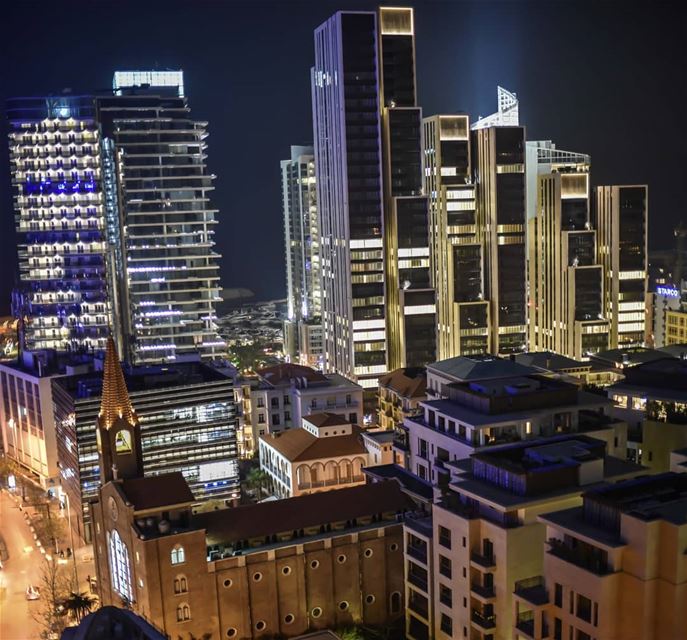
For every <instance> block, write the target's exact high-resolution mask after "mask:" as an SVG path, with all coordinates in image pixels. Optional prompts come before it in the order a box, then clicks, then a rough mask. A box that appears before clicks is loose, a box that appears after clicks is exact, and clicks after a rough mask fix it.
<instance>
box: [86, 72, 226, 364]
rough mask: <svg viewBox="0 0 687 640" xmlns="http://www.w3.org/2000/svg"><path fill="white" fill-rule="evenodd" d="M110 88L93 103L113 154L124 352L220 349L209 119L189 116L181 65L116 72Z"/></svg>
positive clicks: (147, 357) (143, 357)
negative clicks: (178, 67) (111, 93)
mask: <svg viewBox="0 0 687 640" xmlns="http://www.w3.org/2000/svg"><path fill="white" fill-rule="evenodd" d="M113 89H114V93H115V96H113V97H107V98H106V97H99V98H98V99H97V107H98V120H99V123H100V126H101V130H102V134H103V136H104V137H106V138H108V139H109V140H111V141H112V149H113V153H114V154H115V156H116V159H115V162H116V167H117V182H118V187H119V202H118V208H119V221H120V236H121V237H120V245H119V247H118V253H119V254H120V255H119V258H118V260H117V264H120V265H121V270H120V272H119V273H118V276H119V279H120V282H121V286H120V287H119V290H120V293H121V295H120V299H119V301H118V302H119V309H120V310H121V311H120V313H121V318H122V325H123V326H122V332H121V333H122V343H123V347H124V350H123V353H124V354H126V359H127V360H129V361H131V362H132V363H134V364H143V363H149V362H159V361H170V362H173V361H174V360H175V359H177V358H180V357H183V356H185V355H188V354H192V353H196V352H197V353H200V355H201V357H203V358H215V357H218V356H221V355H222V354H224V353H225V343H224V341H223V340H221V338H219V336H218V334H217V331H216V325H215V320H216V315H215V304H216V302H218V301H219V300H220V297H219V292H220V286H219V262H218V258H219V254H217V253H216V252H215V251H214V245H215V242H214V239H213V236H214V225H215V224H217V219H216V213H217V210H216V209H213V208H212V206H211V204H210V194H211V193H212V191H213V189H214V187H213V186H212V182H213V178H214V176H213V175H212V174H210V173H209V171H208V167H207V160H206V159H207V153H206V149H207V143H206V141H205V140H206V138H207V136H208V134H207V123H206V122H200V121H196V120H193V119H192V118H191V114H190V109H189V106H188V102H187V100H186V97H185V96H184V80H183V73H182V72H181V71H155V72H148V71H141V72H139V71H135V72H117V73H115V76H114V80H113Z"/></svg>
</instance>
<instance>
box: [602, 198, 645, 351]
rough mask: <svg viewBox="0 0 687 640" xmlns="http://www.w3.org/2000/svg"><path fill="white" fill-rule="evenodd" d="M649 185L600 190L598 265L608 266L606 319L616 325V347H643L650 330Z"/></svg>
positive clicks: (613, 331)
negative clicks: (648, 322) (648, 268)
mask: <svg viewBox="0 0 687 640" xmlns="http://www.w3.org/2000/svg"><path fill="white" fill-rule="evenodd" d="M648 196H649V189H648V187H647V186H646V185H623V186H603V187H597V188H596V207H595V214H596V220H595V228H596V230H597V234H598V247H597V250H598V255H599V257H598V261H599V262H600V263H601V264H602V265H603V267H604V277H605V283H604V312H603V313H604V315H605V316H606V317H607V318H609V319H610V321H611V334H610V335H611V337H610V348H611V349H615V348H624V347H632V346H640V345H642V344H643V343H644V339H645V330H646V308H645V304H646V303H645V298H646V291H647V236H648V234H647V212H648Z"/></svg>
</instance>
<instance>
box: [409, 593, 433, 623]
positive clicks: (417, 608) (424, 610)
mask: <svg viewBox="0 0 687 640" xmlns="http://www.w3.org/2000/svg"><path fill="white" fill-rule="evenodd" d="M408 608H409V609H410V610H411V611H413V612H415V613H417V614H418V615H421V616H422V617H423V618H425V620H427V619H429V611H428V606H427V604H425V603H424V602H422V601H419V600H418V599H417V598H410V600H409V601H408Z"/></svg>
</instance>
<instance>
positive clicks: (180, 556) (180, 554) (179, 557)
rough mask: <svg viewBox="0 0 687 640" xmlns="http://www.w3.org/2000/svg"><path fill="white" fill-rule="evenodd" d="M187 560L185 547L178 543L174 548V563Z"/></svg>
mask: <svg viewBox="0 0 687 640" xmlns="http://www.w3.org/2000/svg"><path fill="white" fill-rule="evenodd" d="M185 561H186V555H185V554H184V547H182V546H181V545H177V546H176V547H174V549H172V564H181V563H182V562H185Z"/></svg>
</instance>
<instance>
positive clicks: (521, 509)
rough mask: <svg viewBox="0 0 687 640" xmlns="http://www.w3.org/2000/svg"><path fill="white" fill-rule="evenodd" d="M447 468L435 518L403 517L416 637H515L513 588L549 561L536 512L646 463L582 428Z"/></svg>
mask: <svg viewBox="0 0 687 640" xmlns="http://www.w3.org/2000/svg"><path fill="white" fill-rule="evenodd" d="M451 466H452V476H453V481H452V483H451V484H450V486H449V488H448V489H447V490H446V491H444V494H443V498H442V499H441V500H440V501H439V502H438V503H436V504H434V505H433V508H432V518H431V523H426V522H425V524H424V526H422V527H418V526H417V525H416V524H414V523H410V522H407V523H406V525H405V534H406V540H405V544H406V550H405V551H406V570H405V573H406V601H407V613H406V634H407V637H408V638H411V640H428V639H429V638H436V639H437V640H448V639H449V638H470V639H471V640H476V639H479V640H512V639H513V638H516V637H517V635H516V634H517V633H518V632H517V630H516V628H515V625H514V620H513V609H514V606H515V605H514V596H513V592H514V590H515V589H516V586H518V585H521V584H523V583H522V581H524V580H529V579H531V578H532V577H533V576H540V575H541V574H542V572H543V569H544V567H543V552H542V549H543V547H544V544H545V541H546V538H547V534H546V527H545V526H543V524H542V523H541V522H539V520H538V516H539V515H541V514H542V513H546V512H549V511H551V510H552V509H564V508H569V507H573V506H577V505H579V504H580V503H581V498H580V496H581V494H582V493H583V492H584V491H585V490H587V489H589V488H591V487H595V486H599V485H600V484H601V483H603V482H604V481H613V482H615V481H619V480H622V479H625V478H630V477H634V476H636V475H637V474H639V473H641V472H643V471H645V470H644V469H643V468H642V467H640V466H639V465H635V464H632V463H628V462H625V461H623V460H620V459H619V458H614V457H613V456H609V455H607V454H606V445H605V443H604V442H602V441H600V440H596V439H594V438H589V437H586V436H583V435H579V434H574V435H566V436H559V437H549V438H542V439H539V440H535V441H530V442H523V443H518V444H512V445H507V446H503V447H495V448H494V449H492V450H485V451H481V452H478V453H475V454H474V455H472V456H471V458H470V459H469V460H462V461H458V462H455V463H452V465H451ZM428 525H429V526H428ZM423 529H424V532H423ZM527 584H529V583H527ZM565 640H568V638H567V636H566V638H565Z"/></svg>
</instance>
